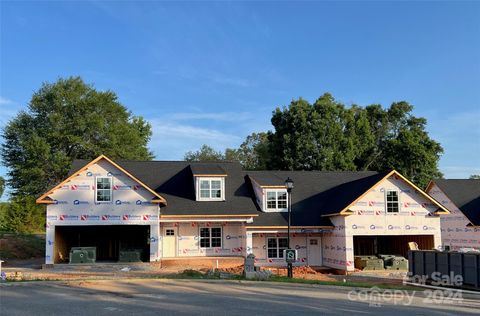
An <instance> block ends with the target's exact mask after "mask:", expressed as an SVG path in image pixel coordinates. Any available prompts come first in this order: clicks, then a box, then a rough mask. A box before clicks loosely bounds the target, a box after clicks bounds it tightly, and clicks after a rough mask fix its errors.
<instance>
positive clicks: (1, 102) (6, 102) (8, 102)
mask: <svg viewBox="0 0 480 316" xmlns="http://www.w3.org/2000/svg"><path fill="white" fill-rule="evenodd" d="M14 103H15V102H13V101H12V100H10V99H7V98H4V97H2V96H0V105H11V104H14Z"/></svg>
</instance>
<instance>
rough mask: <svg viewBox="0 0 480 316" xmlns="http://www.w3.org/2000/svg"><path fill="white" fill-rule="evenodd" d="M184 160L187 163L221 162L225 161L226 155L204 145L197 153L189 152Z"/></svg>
mask: <svg viewBox="0 0 480 316" xmlns="http://www.w3.org/2000/svg"><path fill="white" fill-rule="evenodd" d="M183 159H184V160H185V161H221V160H225V155H224V154H223V153H222V152H220V151H216V150H215V149H213V148H212V147H210V146H208V145H206V144H204V145H202V147H201V148H200V149H199V150H197V151H188V152H187V153H186V154H185V156H184V158H183Z"/></svg>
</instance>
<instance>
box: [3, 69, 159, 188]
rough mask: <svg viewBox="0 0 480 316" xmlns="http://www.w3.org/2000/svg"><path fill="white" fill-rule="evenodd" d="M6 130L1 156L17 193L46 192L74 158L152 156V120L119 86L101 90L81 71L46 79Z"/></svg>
mask: <svg viewBox="0 0 480 316" xmlns="http://www.w3.org/2000/svg"><path fill="white" fill-rule="evenodd" d="M2 136H3V137H4V143H3V144H2V153H1V158H2V160H3V164H4V165H5V166H7V168H8V181H7V182H8V184H9V186H10V187H11V188H12V193H13V195H14V196H16V195H33V196H36V195H39V194H41V193H43V192H45V191H46V190H47V189H48V188H50V187H51V186H53V185H54V184H56V183H58V182H59V181H61V180H62V179H64V178H65V176H66V175H67V172H68V170H69V168H70V165H71V162H72V160H73V159H87V160H90V159H93V158H95V157H97V156H98V155H100V154H105V155H107V156H108V157H110V158H112V159H143V160H149V159H151V158H152V153H151V152H150V151H149V149H148V148H147V144H148V141H149V140H150V136H151V126H150V124H149V123H147V122H146V121H145V120H144V119H143V118H142V117H139V116H134V115H133V114H132V113H131V112H129V111H128V110H127V108H126V107H125V106H123V105H122V104H121V103H120V102H119V101H118V98H117V96H116V94H115V93H114V92H112V91H98V90H96V89H95V88H94V87H93V86H92V85H88V84H86V83H84V82H83V81H82V79H81V78H80V77H70V78H68V79H59V80H58V81H57V82H55V83H53V84H51V83H44V84H43V85H42V87H41V88H40V89H39V90H38V91H36V92H35V93H34V94H33V96H32V99H31V101H30V103H29V105H28V110H27V111H22V112H20V113H19V114H18V115H17V116H16V117H15V118H14V119H13V120H11V121H10V122H9V123H8V124H7V125H6V127H5V128H4V129H3V135H2Z"/></svg>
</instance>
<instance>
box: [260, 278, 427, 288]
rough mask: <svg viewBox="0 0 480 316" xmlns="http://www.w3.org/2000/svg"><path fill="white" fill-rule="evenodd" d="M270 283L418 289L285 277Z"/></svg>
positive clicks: (405, 286)
mask: <svg viewBox="0 0 480 316" xmlns="http://www.w3.org/2000/svg"><path fill="white" fill-rule="evenodd" d="M265 281H270V282H283V283H301V284H318V285H334V286H346V287H365V288H370V287H378V288H380V289H398V290H415V289H417V288H416V287H413V286H408V285H401V284H385V283H368V282H351V281H346V282H342V281H320V280H306V279H295V278H292V279H291V278H288V277H285V276H272V277H270V278H269V279H268V280H265Z"/></svg>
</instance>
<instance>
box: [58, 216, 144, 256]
mask: <svg viewBox="0 0 480 316" xmlns="http://www.w3.org/2000/svg"><path fill="white" fill-rule="evenodd" d="M54 246H55V247H54V253H55V257H54V262H55V263H68V262H71V263H81V262H77V261H78V258H77V257H75V258H72V259H73V261H72V260H70V259H71V258H70V255H71V253H72V252H71V251H72V248H73V250H79V249H80V248H79V247H81V249H86V251H91V252H93V253H94V254H95V262H119V261H143V262H148V261H149V253H150V226H149V225H112V226H106V225H105V226H100V225H99V226H56V227H55V244H54ZM91 247H95V249H93V248H91ZM81 249H80V250H81ZM92 249H93V250H92ZM74 252H75V251H74ZM74 255H75V254H74ZM79 256H81V257H83V255H82V254H81V253H80V255H79Z"/></svg>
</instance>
